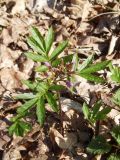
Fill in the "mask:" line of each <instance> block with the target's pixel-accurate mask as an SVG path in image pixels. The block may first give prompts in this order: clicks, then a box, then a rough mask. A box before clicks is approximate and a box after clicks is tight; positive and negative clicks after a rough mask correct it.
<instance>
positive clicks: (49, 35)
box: [45, 27, 54, 53]
mask: <svg viewBox="0 0 120 160" xmlns="http://www.w3.org/2000/svg"><path fill="white" fill-rule="evenodd" d="M53 41H54V31H53V28H52V27H50V28H49V30H48V33H47V35H46V36H45V46H46V52H47V53H49V51H50V49H51V46H52V43H53Z"/></svg>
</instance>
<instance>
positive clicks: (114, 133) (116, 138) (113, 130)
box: [111, 125, 120, 145]
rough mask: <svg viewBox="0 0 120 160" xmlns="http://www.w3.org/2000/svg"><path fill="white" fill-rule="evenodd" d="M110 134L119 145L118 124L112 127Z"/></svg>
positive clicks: (119, 131)
mask: <svg viewBox="0 0 120 160" xmlns="http://www.w3.org/2000/svg"><path fill="white" fill-rule="evenodd" d="M111 134H112V136H113V137H114V138H115V140H116V141H117V143H118V144H119V145H120V125H119V126H115V127H113V129H112V131H111Z"/></svg>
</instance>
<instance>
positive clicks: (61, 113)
mask: <svg viewBox="0 0 120 160" xmlns="http://www.w3.org/2000/svg"><path fill="white" fill-rule="evenodd" d="M57 95H58V105H59V109H60V112H59V115H60V121H61V134H62V136H64V131H63V112H62V108H61V102H60V93H59V92H57Z"/></svg>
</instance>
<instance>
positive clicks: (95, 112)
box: [92, 101, 101, 117]
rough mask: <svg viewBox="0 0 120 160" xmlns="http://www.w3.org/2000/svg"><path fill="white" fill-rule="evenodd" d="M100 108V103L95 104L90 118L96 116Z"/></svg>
mask: <svg viewBox="0 0 120 160" xmlns="http://www.w3.org/2000/svg"><path fill="white" fill-rule="evenodd" d="M100 107H101V101H98V102H96V103H95V105H94V107H93V112H92V117H94V116H96V114H97V113H98V112H99V110H100Z"/></svg>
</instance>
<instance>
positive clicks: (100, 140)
mask: <svg viewBox="0 0 120 160" xmlns="http://www.w3.org/2000/svg"><path fill="white" fill-rule="evenodd" d="M101 105H102V103H101V101H98V102H96V103H95V105H94V106H93V107H92V108H90V107H89V106H88V105H87V104H86V103H84V104H83V113H84V116H85V118H86V119H87V120H88V122H89V123H90V124H91V126H92V127H94V129H96V128H97V127H96V126H97V125H99V124H98V123H97V122H99V121H102V120H105V119H106V118H107V114H108V113H109V112H110V111H111V108H109V107H105V108H102V109H101ZM110 134H111V136H112V137H113V138H114V140H115V141H116V143H117V144H116V145H112V144H110V143H109V142H107V140H106V139H105V137H104V136H103V135H99V132H98V133H97V135H95V136H94V137H93V138H92V140H91V141H90V143H89V144H88V147H87V151H88V152H90V153H92V154H98V155H103V154H106V153H109V152H110V151H112V148H113V147H114V148H116V149H117V150H118V153H119V151H120V126H115V127H113V128H112V130H111V132H110ZM119 158H120V155H119V154H117V153H116V154H113V153H112V154H110V156H109V157H108V160H112V159H115V160H119Z"/></svg>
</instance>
